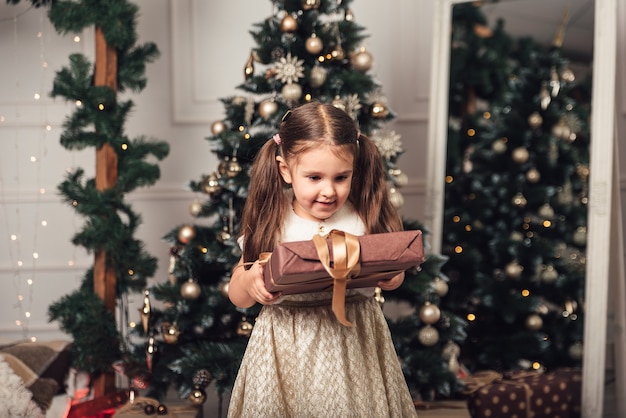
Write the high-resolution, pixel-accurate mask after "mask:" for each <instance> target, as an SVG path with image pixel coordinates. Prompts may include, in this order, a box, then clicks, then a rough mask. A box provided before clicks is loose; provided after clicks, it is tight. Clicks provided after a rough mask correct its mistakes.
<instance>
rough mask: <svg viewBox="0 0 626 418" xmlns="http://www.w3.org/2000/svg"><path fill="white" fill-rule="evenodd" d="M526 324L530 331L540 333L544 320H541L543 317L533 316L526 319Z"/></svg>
mask: <svg viewBox="0 0 626 418" xmlns="http://www.w3.org/2000/svg"><path fill="white" fill-rule="evenodd" d="M524 323H525V325H526V328H528V329H529V330H531V331H539V330H540V329H541V327H542V326H543V319H541V317H540V316H539V315H537V314H532V315H528V317H526V321H525V322H524Z"/></svg>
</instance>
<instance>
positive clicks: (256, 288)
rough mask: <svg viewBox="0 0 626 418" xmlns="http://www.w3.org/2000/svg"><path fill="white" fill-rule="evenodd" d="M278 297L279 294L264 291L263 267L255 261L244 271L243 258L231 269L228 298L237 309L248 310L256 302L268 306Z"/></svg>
mask: <svg viewBox="0 0 626 418" xmlns="http://www.w3.org/2000/svg"><path fill="white" fill-rule="evenodd" d="M278 297H280V293H270V292H268V291H267V289H265V282H264V281H263V266H262V265H260V264H259V261H258V260H257V261H255V262H254V264H252V266H251V267H250V268H249V269H248V270H246V269H245V268H244V261H243V258H242V259H240V260H239V263H237V265H236V266H235V268H234V269H233V274H232V276H231V278H230V283H229V284H228V298H229V299H230V301H231V302H232V303H233V304H234V305H235V306H237V307H239V308H249V307H251V306H253V305H254V304H255V303H256V302H259V303H260V304H262V305H269V304H271V303H273V302H275V301H276V299H277V298H278Z"/></svg>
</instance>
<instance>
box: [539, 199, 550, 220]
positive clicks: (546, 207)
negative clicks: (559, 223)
mask: <svg viewBox="0 0 626 418" xmlns="http://www.w3.org/2000/svg"><path fill="white" fill-rule="evenodd" d="M537 213H539V216H541V217H542V218H552V217H554V208H553V207H552V206H550V204H549V203H544V204H543V205H541V207H540V208H539V211H538V212H537Z"/></svg>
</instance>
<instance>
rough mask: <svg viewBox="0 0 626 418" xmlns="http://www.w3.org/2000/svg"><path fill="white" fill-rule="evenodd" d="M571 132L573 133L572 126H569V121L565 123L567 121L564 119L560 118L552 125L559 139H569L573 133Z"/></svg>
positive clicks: (553, 131)
mask: <svg viewBox="0 0 626 418" xmlns="http://www.w3.org/2000/svg"><path fill="white" fill-rule="evenodd" d="M571 133H572V131H571V129H570V127H569V126H567V123H565V121H564V120H563V119H561V120H559V121H558V122H557V123H556V124H555V125H554V126H553V127H552V135H554V136H555V137H557V138H559V139H563V140H568V139H569V137H570V135H571Z"/></svg>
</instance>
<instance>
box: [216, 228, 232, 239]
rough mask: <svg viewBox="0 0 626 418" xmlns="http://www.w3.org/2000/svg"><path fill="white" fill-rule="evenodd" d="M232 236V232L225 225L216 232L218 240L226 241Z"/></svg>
mask: <svg viewBox="0 0 626 418" xmlns="http://www.w3.org/2000/svg"><path fill="white" fill-rule="evenodd" d="M232 237H233V234H231V233H230V231H229V230H228V227H227V226H225V227H224V228H222V230H221V231H220V232H219V233H218V234H217V237H216V238H217V240H218V241H219V242H222V243H224V242H226V241H228V240H229V239H231V238H232Z"/></svg>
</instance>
